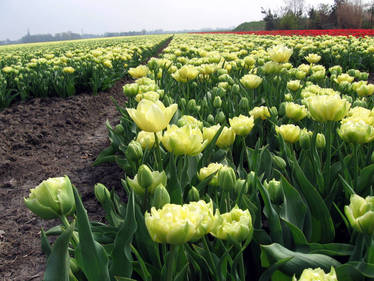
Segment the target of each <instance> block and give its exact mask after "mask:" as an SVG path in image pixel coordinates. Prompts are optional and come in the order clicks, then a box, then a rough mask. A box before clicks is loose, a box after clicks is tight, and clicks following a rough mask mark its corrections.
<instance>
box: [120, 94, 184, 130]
mask: <svg viewBox="0 0 374 281" xmlns="http://www.w3.org/2000/svg"><path fill="white" fill-rule="evenodd" d="M177 109H178V105H177V104H172V105H170V106H169V107H165V106H164V104H163V103H162V102H161V101H156V102H152V101H150V100H147V99H142V100H141V101H140V102H139V103H138V106H137V108H136V109H134V108H127V109H126V110H127V112H128V113H129V115H130V117H131V119H132V120H134V122H135V123H136V125H137V126H138V127H139V128H140V129H142V130H143V131H146V132H159V131H162V130H163V129H165V128H166V127H167V125H168V124H169V122H170V120H171V118H172V117H173V115H174V113H175V112H176V111H177Z"/></svg>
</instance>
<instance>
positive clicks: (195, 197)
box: [187, 186, 200, 202]
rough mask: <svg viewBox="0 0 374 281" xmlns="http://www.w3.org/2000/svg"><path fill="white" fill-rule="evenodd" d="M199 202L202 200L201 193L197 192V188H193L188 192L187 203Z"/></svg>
mask: <svg viewBox="0 0 374 281" xmlns="http://www.w3.org/2000/svg"><path fill="white" fill-rule="evenodd" d="M199 200H200V195H199V191H198V190H197V188H196V187H194V186H192V187H191V189H190V190H189V191H188V194H187V201H188V202H192V201H199Z"/></svg>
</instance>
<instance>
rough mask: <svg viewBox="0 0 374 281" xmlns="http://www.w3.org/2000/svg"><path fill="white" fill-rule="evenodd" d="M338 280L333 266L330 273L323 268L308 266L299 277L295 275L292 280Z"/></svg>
mask: <svg viewBox="0 0 374 281" xmlns="http://www.w3.org/2000/svg"><path fill="white" fill-rule="evenodd" d="M317 280H318V281H338V278H337V277H336V273H335V269H334V268H333V267H331V271H330V273H325V272H324V271H323V270H322V269H321V268H319V267H318V268H315V269H311V268H307V269H304V271H303V273H302V274H301V276H300V278H299V279H296V276H295V275H294V276H293V277H292V281H317Z"/></svg>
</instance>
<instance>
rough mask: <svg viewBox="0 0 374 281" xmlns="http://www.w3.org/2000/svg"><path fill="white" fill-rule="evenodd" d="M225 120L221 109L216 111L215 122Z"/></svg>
mask: <svg viewBox="0 0 374 281" xmlns="http://www.w3.org/2000/svg"><path fill="white" fill-rule="evenodd" d="M225 121H226V116H225V113H223V112H222V111H220V112H218V114H217V115H216V122H217V123H224V122H225Z"/></svg>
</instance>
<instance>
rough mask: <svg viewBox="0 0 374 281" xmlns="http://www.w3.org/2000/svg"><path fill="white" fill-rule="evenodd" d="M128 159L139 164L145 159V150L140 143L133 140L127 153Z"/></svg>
mask: <svg viewBox="0 0 374 281" xmlns="http://www.w3.org/2000/svg"><path fill="white" fill-rule="evenodd" d="M125 155H126V157H127V159H129V160H130V161H133V162H138V161H139V160H140V159H141V158H142V157H143V149H142V146H141V144H140V143H139V142H137V141H134V140H132V141H131V142H130V143H129V145H128V146H127V149H126V151H125Z"/></svg>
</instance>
